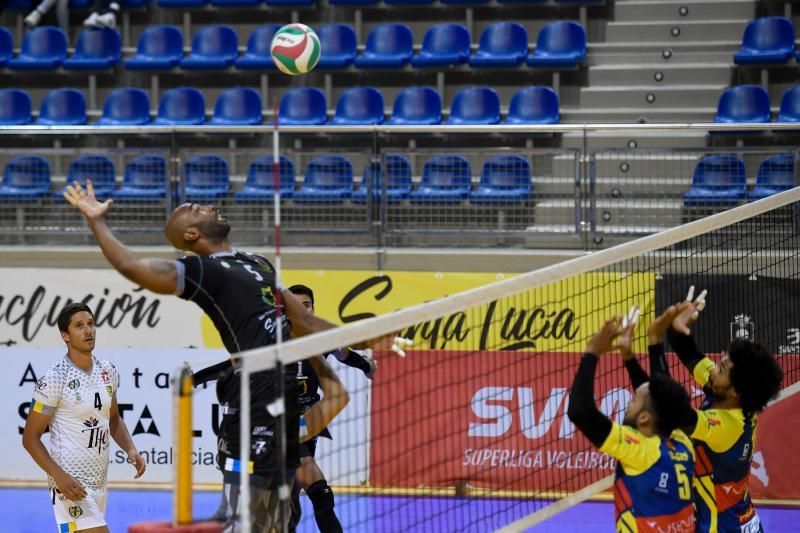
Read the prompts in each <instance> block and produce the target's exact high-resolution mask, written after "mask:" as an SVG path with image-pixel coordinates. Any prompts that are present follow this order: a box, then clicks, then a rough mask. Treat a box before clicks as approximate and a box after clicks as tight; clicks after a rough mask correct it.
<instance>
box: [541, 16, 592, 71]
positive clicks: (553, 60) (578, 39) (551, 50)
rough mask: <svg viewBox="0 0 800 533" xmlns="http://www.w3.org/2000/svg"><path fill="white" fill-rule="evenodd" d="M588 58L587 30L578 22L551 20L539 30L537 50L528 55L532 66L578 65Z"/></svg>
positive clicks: (557, 66)
mask: <svg viewBox="0 0 800 533" xmlns="http://www.w3.org/2000/svg"><path fill="white" fill-rule="evenodd" d="M585 60H586V32H585V31H584V29H583V26H581V25H580V24H578V23H577V22H571V21H558V22H551V23H550V24H547V25H546V26H544V27H543V28H542V29H541V30H539V35H538V37H537V38H536V50H534V52H533V53H532V54H531V55H529V56H528V65H530V66H532V67H551V68H568V67H577V66H578V65H580V64H581V63H583V62H584V61H585Z"/></svg>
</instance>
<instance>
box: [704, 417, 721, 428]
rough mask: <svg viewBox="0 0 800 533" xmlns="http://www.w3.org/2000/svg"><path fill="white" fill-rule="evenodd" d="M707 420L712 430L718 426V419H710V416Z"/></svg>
mask: <svg viewBox="0 0 800 533" xmlns="http://www.w3.org/2000/svg"><path fill="white" fill-rule="evenodd" d="M707 418H708V425H709V426H711V427H712V428H713V427H716V426H718V425H720V421H719V418H712V417H710V416H709V417H707Z"/></svg>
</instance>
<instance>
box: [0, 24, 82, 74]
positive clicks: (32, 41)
mask: <svg viewBox="0 0 800 533" xmlns="http://www.w3.org/2000/svg"><path fill="white" fill-rule="evenodd" d="M66 56H67V36H66V35H65V34H64V32H63V31H61V30H60V29H59V28H54V27H52V26H42V27H40V28H35V29H33V30H31V31H29V32H28V33H26V34H25V37H24V38H23V40H22V50H20V53H19V55H18V56H17V57H15V58H14V59H12V60H10V61H9V62H8V66H9V68H11V70H52V69H55V68H58V67H60V66H61V63H63V62H64V58H65V57H66Z"/></svg>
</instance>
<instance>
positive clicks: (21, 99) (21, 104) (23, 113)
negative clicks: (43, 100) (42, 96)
mask: <svg viewBox="0 0 800 533" xmlns="http://www.w3.org/2000/svg"><path fill="white" fill-rule="evenodd" d="M30 122H31V97H30V96H29V95H28V93H26V92H25V91H23V90H22V89H0V126H22V125H25V124H30Z"/></svg>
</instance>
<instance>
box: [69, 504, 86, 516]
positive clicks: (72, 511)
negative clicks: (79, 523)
mask: <svg viewBox="0 0 800 533" xmlns="http://www.w3.org/2000/svg"><path fill="white" fill-rule="evenodd" d="M82 514H83V509H81V508H80V507H78V506H77V505H73V506H72V507H70V508H69V515H70V516H71V517H72V518H78V517H79V516H81V515H82Z"/></svg>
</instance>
